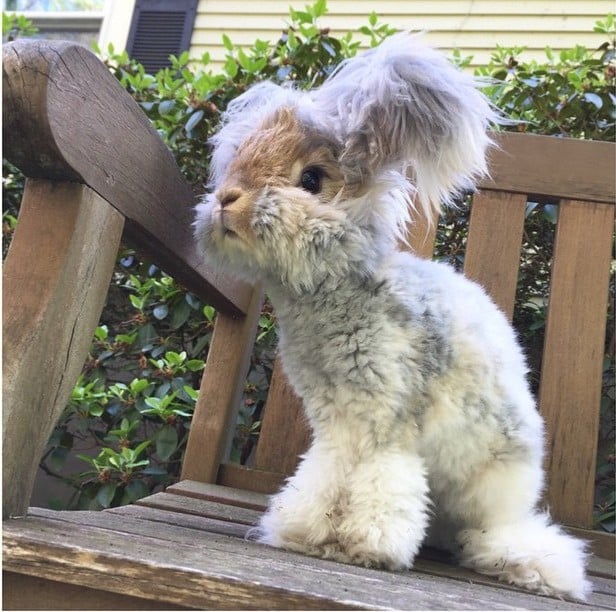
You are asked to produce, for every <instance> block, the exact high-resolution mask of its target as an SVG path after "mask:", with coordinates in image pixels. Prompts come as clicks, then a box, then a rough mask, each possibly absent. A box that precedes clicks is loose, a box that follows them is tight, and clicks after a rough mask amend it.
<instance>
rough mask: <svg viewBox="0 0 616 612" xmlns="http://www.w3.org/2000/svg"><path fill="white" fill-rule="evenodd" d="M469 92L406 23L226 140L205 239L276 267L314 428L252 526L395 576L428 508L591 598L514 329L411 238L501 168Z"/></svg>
mask: <svg viewBox="0 0 616 612" xmlns="http://www.w3.org/2000/svg"><path fill="white" fill-rule="evenodd" d="M475 85H476V84H475V82H474V80H473V79H472V78H470V77H469V76H467V75H465V74H463V73H462V72H460V71H458V70H457V69H455V68H454V67H453V66H452V65H450V64H449V63H448V62H447V61H446V60H445V59H444V58H443V56H442V55H441V54H439V53H438V52H437V51H435V50H432V49H430V48H428V47H426V46H424V44H423V43H422V41H421V39H420V37H418V36H416V35H415V36H413V35H409V34H398V35H396V36H394V37H392V38H390V39H388V40H387V41H386V42H384V43H382V44H381V45H380V46H379V47H377V48H375V49H372V50H370V51H368V52H366V53H363V54H361V55H359V56H357V57H356V58H354V59H351V60H348V61H346V62H344V63H343V64H342V65H341V66H340V67H339V69H338V70H337V71H336V72H335V73H334V74H333V76H332V77H330V78H329V80H327V81H326V82H325V84H324V85H323V86H322V87H321V88H319V89H316V90H314V91H309V92H302V91H298V90H295V89H292V88H285V87H279V86H277V85H274V84H271V83H263V84H260V85H256V86H254V87H252V88H250V89H249V90H248V91H246V93H244V94H243V95H241V96H240V97H239V98H237V99H236V100H234V101H233V103H231V104H230V105H229V108H228V110H227V112H226V113H225V116H224V118H223V126H222V128H221V130H220V131H219V132H218V134H217V135H216V136H214V138H213V139H212V145H213V157H212V166H211V185H210V193H209V194H208V195H207V196H205V198H204V199H203V201H202V202H201V203H200V204H199V205H198V208H197V221H196V223H195V226H196V236H197V239H198V242H199V245H200V248H201V249H202V252H203V254H204V256H205V258H206V260H207V261H208V263H210V264H212V265H217V266H220V268H221V269H222V270H223V271H225V272H231V273H233V274H236V275H238V276H240V277H243V278H246V279H248V280H250V281H254V279H255V278H261V279H262V280H263V281H264V282H265V286H266V289H267V292H268V294H269V296H270V298H271V300H272V302H273V304H274V306H275V309H276V313H277V318H278V323H279V333H280V346H279V351H280V356H281V359H282V363H283V366H284V370H285V372H286V374H287V376H288V379H289V381H290V383H291V384H292V386H293V388H294V389H295V391H296V392H297V393H298V395H299V396H300V397H301V398H302V399H303V402H304V408H305V412H306V415H307V418H308V421H309V423H310V426H311V427H312V431H313V442H312V446H311V447H310V449H309V450H308V452H307V453H306V454H305V455H304V457H303V458H302V461H301V463H300V465H299V467H298V469H297V472H296V473H295V475H294V476H292V477H291V478H290V479H289V480H288V481H287V483H286V485H285V486H284V488H283V489H282V491H280V492H279V493H278V494H277V495H275V496H274V497H273V498H272V499H271V502H270V505H269V509H268V511H267V512H266V514H265V515H264V516H263V518H262V520H261V522H260V525H259V526H258V528H257V529H256V532H257V537H258V539H259V540H260V541H261V542H264V543H267V544H270V545H273V546H279V547H283V548H288V549H292V550H296V551H301V552H303V553H306V554H309V555H316V556H319V557H325V558H331V559H336V560H339V561H344V562H348V563H356V564H360V565H366V566H380V567H385V568H390V569H400V568H408V567H411V565H412V564H413V559H414V557H415V555H416V554H417V551H418V550H419V548H420V546H421V544H422V543H423V542H424V541H426V539H427V538H428V537H429V536H428V530H429V524H430V523H432V526H431V527H432V530H431V531H432V534H431V536H430V538H431V539H430V541H432V542H437V541H438V542H439V543H440V544H441V545H443V544H445V545H448V546H449V547H450V548H451V549H452V550H454V551H455V552H456V553H457V555H458V558H459V560H460V563H461V564H462V565H465V566H467V567H470V568H473V569H475V570H476V571H478V572H482V573H485V574H490V575H494V576H498V577H499V578H500V579H502V580H506V581H508V582H510V583H514V584H517V585H521V586H523V587H526V588H528V589H531V590H535V591H538V592H540V593H544V594H550V595H559V596H560V595H568V596H573V597H576V598H584V597H585V595H586V593H587V591H588V589H589V583H588V581H587V580H586V578H585V572H584V564H585V556H586V555H585V552H584V546H583V544H582V542H580V541H578V540H576V539H574V538H572V537H570V536H568V535H566V534H565V533H564V532H563V531H562V530H561V528H560V527H558V526H557V525H554V524H552V523H551V522H550V520H549V517H548V516H547V515H546V514H545V513H543V512H541V511H539V510H538V509H537V505H538V501H539V498H540V494H541V491H542V487H543V474H542V467H541V466H542V456H543V426H542V421H541V418H540V416H539V414H538V412H537V410H536V407H535V402H534V401H533V398H532V397H531V394H530V392H529V388H528V384H527V382H526V380H525V375H526V366H525V362H524V358H523V356H522V353H521V350H520V348H519V346H518V344H517V341H516V338H515V336H514V333H513V331H512V329H511V327H510V326H509V324H508V322H507V321H506V319H505V317H504V316H503V315H502V314H501V312H500V311H499V310H498V309H497V307H496V306H495V305H494V304H493V302H492V301H491V300H490V298H488V296H487V295H486V293H485V292H484V291H483V290H482V289H481V288H480V287H479V286H478V285H476V284H474V283H472V282H470V281H469V280H467V279H466V278H464V277H463V276H462V275H459V274H457V273H455V272H454V271H452V269H450V268H449V267H447V266H445V265H443V264H437V263H433V262H429V261H424V260H422V259H419V258H417V257H415V256H413V255H411V254H408V253H400V252H399V251H398V249H397V244H398V242H399V240H400V239H401V237H402V235H403V233H404V227H405V225H406V223H407V221H408V211H409V206H410V205H411V200H412V205H414V206H416V207H421V208H422V209H423V210H424V211H426V212H430V211H431V210H432V209H438V208H439V207H440V206H441V204H445V205H447V204H450V203H452V201H453V200H454V199H455V197H456V196H458V195H459V194H460V193H462V192H464V191H466V190H468V189H471V188H472V187H473V184H474V180H475V179H476V178H477V177H478V176H480V175H482V174H484V173H485V172H486V161H485V152H486V149H487V147H488V146H490V139H489V137H488V135H487V132H486V130H487V127H488V124H489V123H490V122H491V121H494V120H495V118H496V117H495V114H494V112H493V110H492V109H491V107H490V105H489V103H488V102H487V101H486V99H485V97H484V96H483V95H482V94H481V93H480V92H479V91H478V90H477V88H476V86H475ZM408 176H411V178H410V179H409V178H407V177H408Z"/></svg>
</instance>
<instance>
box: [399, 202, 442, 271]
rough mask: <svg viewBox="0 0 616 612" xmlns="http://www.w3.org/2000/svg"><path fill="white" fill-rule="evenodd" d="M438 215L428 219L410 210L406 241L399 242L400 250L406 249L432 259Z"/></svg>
mask: <svg viewBox="0 0 616 612" xmlns="http://www.w3.org/2000/svg"><path fill="white" fill-rule="evenodd" d="M437 225H438V216H437V215H434V216H433V218H432V219H428V218H427V217H426V216H425V215H422V214H420V212H419V211H417V210H412V211H411V220H410V222H409V224H408V226H407V231H406V243H405V244H401V245H400V248H401V249H402V250H408V251H411V252H412V253H414V254H415V255H417V256H419V257H423V258H424V259H432V256H433V254H434V240H435V239H436V229H437Z"/></svg>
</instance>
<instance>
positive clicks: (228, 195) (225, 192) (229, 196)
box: [216, 188, 242, 208]
mask: <svg viewBox="0 0 616 612" xmlns="http://www.w3.org/2000/svg"><path fill="white" fill-rule="evenodd" d="M241 195H242V190H241V189H236V188H231V189H221V190H220V191H219V192H218V193H217V194H216V198H217V199H218V201H219V202H220V205H221V206H222V207H223V208H225V206H229V204H233V202H235V201H236V200H238V199H239V198H240V196H241Z"/></svg>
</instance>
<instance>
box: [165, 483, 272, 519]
mask: <svg viewBox="0 0 616 612" xmlns="http://www.w3.org/2000/svg"><path fill="white" fill-rule="evenodd" d="M165 493H172V494H174V495H184V496H186V497H191V498H194V499H204V500H208V501H213V502H217V503H221V504H228V505H230V506H239V507H240V508H250V509H251V510H259V511H261V512H263V511H264V510H265V509H266V508H267V495H265V494H263V493H257V492H255V491H249V490H246V489H236V488H233V487H224V486H221V485H217V484H211V483H209V482H197V481H196V480H181V481H180V482H178V483H176V484H173V485H171V486H170V487H167V488H166V489H165Z"/></svg>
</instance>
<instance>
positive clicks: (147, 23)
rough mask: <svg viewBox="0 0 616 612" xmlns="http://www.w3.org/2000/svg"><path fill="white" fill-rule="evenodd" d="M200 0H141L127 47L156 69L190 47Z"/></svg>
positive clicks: (142, 62)
mask: <svg viewBox="0 0 616 612" xmlns="http://www.w3.org/2000/svg"><path fill="white" fill-rule="evenodd" d="M197 4H198V0H137V2H136V3H135V10H134V12H133V19H132V22H131V26H130V31H129V34H128V42H127V43H126V50H127V51H128V55H129V56H130V57H131V58H134V59H136V60H137V61H138V62H140V63H141V64H143V65H144V67H145V69H146V72H149V73H155V72H157V71H158V70H160V69H161V68H166V67H168V66H170V63H169V56H170V55H171V54H173V55H176V56H177V55H179V54H180V53H182V51H186V50H187V49H188V48H189V47H190V37H191V35H192V31H193V27H194V25H195V17H196V15H197Z"/></svg>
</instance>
